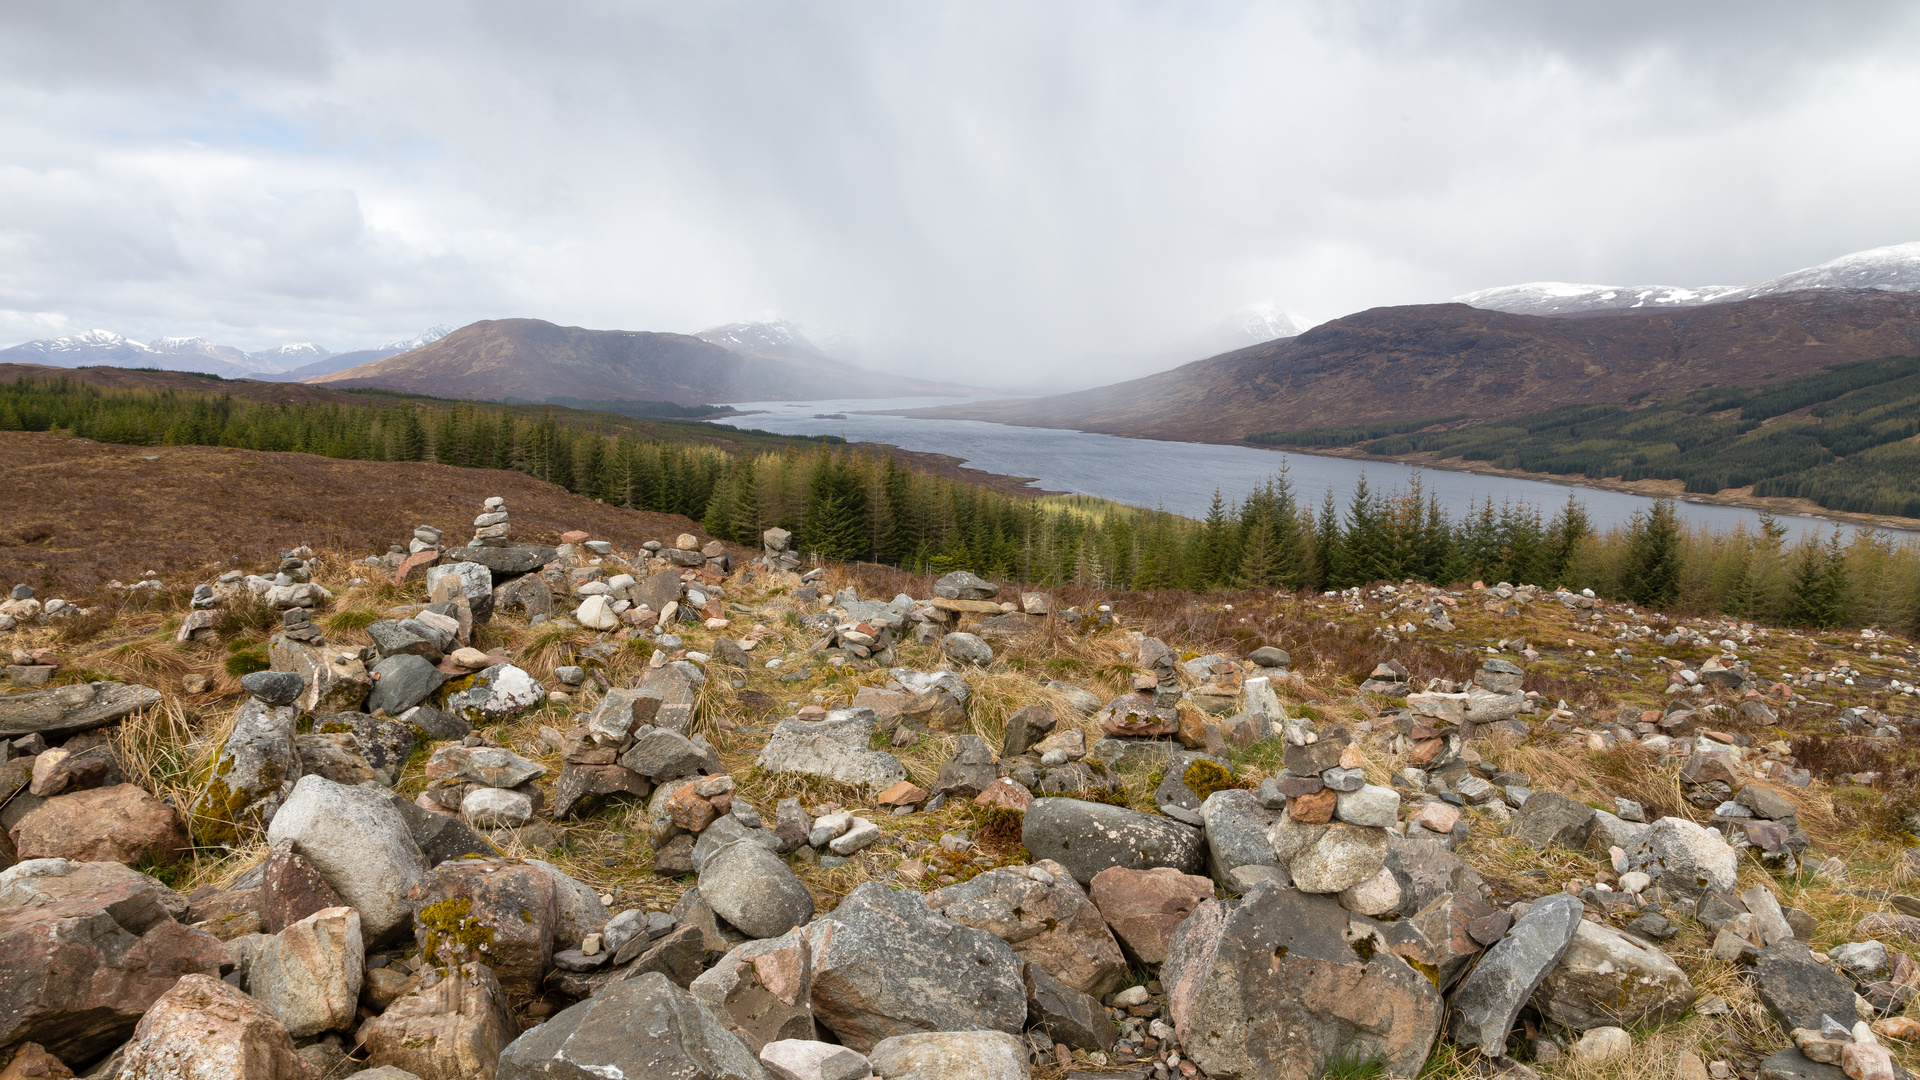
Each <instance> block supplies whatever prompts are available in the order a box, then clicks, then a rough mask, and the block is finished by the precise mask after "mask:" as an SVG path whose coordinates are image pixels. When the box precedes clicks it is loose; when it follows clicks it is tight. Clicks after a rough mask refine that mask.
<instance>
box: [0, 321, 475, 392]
mask: <svg viewBox="0 0 1920 1080" xmlns="http://www.w3.org/2000/svg"><path fill="white" fill-rule="evenodd" d="M447 330H448V327H444V326H436V327H432V328H430V329H428V330H426V331H424V332H422V333H420V334H416V335H414V336H413V337H411V338H405V339H402V340H400V341H390V342H388V343H386V344H385V345H381V346H379V347H377V348H373V349H361V350H357V351H354V352H347V353H335V352H333V351H332V350H329V349H326V348H323V347H321V346H319V345H315V344H313V343H312V342H305V341H303V342H296V343H293V344H288V345H279V346H275V347H274V348H271V349H261V350H259V351H257V352H247V351H245V350H244V349H236V348H234V347H233V346H231V345H218V344H215V343H214V342H211V341H208V340H207V339H206V338H199V337H162V338H155V339H153V340H152V341H149V342H140V341H135V340H133V339H132V338H128V337H123V336H121V335H119V334H116V333H114V332H113V331H111V330H86V331H83V332H81V333H78V334H69V335H67V336H65V337H57V338H42V339H40V340H38V341H29V342H27V343H25V344H23V345H15V346H13V347H12V348H10V349H0V363H12V364H45V365H48V366H51V367H65V368H78V367H120V368H158V369H159V370H161V371H197V372H200V373H201V374H204V375H218V376H220V377H221V378H223V379H265V380H268V381H272V382H299V381H300V380H302V379H306V378H310V377H312V376H314V375H320V374H324V373H326V372H329V371H338V370H340V369H341V368H345V367H354V366H355V365H358V364H364V363H367V362H369V361H372V360H379V359H383V358H385V357H388V356H393V355H395V354H397V353H403V352H407V351H408V350H410V349H417V348H419V347H420V346H422V345H425V344H426V343H428V342H430V341H434V340H436V339H438V338H441V337H444V336H445V335H446V333H447Z"/></svg>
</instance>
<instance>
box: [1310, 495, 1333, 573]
mask: <svg viewBox="0 0 1920 1080" xmlns="http://www.w3.org/2000/svg"><path fill="white" fill-rule="evenodd" d="M1339 562H1340V518H1339V517H1338V516H1337V515H1336V514H1335V512H1334V504H1333V489H1332V488H1328V489H1327V493H1326V496H1325V497H1324V498H1323V499H1321V500H1320V514H1319V516H1318V517H1317V518H1316V519H1315V520H1314V529H1313V579H1312V581H1311V582H1310V584H1311V586H1312V587H1313V588H1315V589H1334V588H1338V587H1339V586H1337V585H1335V584H1334V571H1335V567H1336V566H1337V565H1338V564H1339Z"/></svg>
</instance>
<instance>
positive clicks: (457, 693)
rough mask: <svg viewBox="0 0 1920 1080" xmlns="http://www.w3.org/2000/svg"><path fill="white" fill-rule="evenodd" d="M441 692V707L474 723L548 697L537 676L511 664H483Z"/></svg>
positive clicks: (493, 719)
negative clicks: (442, 696) (477, 669)
mask: <svg viewBox="0 0 1920 1080" xmlns="http://www.w3.org/2000/svg"><path fill="white" fill-rule="evenodd" d="M465 565H469V566H470V565H472V564H471V563H468V564H465ZM441 692H442V693H443V694H444V695H445V701H444V702H443V703H442V704H441V708H443V709H445V710H446V711H447V712H450V713H452V714H453V715H455V716H458V717H460V718H461V719H463V720H465V721H467V722H468V723H469V724H472V725H473V726H475V727H479V726H481V725H483V724H494V723H498V722H500V721H502V720H510V719H512V718H513V717H516V716H518V715H520V714H521V713H523V712H526V711H527V710H528V709H532V708H535V707H537V706H538V705H540V703H542V702H544V701H546V700H547V690H546V688H545V687H543V686H541V685H540V682H539V680H537V679H535V678H534V677H533V676H531V675H529V674H527V673H526V672H524V671H522V670H520V669H519V668H517V667H515V666H513V665H512V664H494V665H493V666H492V667H487V668H482V669H481V670H479V671H476V672H474V673H473V674H472V675H468V676H465V677H463V678H459V679H455V680H453V681H452V682H450V683H448V684H446V685H445V686H443V687H441Z"/></svg>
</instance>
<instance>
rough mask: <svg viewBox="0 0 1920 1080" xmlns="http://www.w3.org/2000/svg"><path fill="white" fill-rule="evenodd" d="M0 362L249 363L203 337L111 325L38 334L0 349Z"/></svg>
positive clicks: (200, 366)
mask: <svg viewBox="0 0 1920 1080" xmlns="http://www.w3.org/2000/svg"><path fill="white" fill-rule="evenodd" d="M0 363H16V364H49V365H52V366H54V367H70V368H77V367H102V366H104V367H124V368H159V369H161V370H162V371H198V372H203V373H205V374H208V375H219V376H222V377H224V378H238V377H240V376H242V375H245V374H246V373H247V372H248V371H249V370H251V369H252V366H253V365H252V364H251V363H250V362H249V361H248V359H247V354H246V353H244V352H242V351H240V350H239V349H236V348H233V347H232V346H229V345H216V344H214V343H213V342H211V341H208V340H206V339H205V338H189V337H163V338H155V339H154V340H153V342H152V343H151V344H148V343H143V342H139V341H134V340H133V339H132V338H128V337H122V336H121V335H119V334H116V333H114V332H113V331H111V330H87V331H84V332H82V333H78V334H69V335H66V336H65V337H57V338H43V339H41V340H39V341H29V342H27V343H26V344H24V345H16V346H14V347H13V348H11V349H4V350H0Z"/></svg>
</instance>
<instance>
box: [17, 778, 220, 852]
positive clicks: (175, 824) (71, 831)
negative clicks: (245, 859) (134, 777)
mask: <svg viewBox="0 0 1920 1080" xmlns="http://www.w3.org/2000/svg"><path fill="white" fill-rule="evenodd" d="M11 835H12V840H13V845H14V848H15V849H16V851H17V857H18V858H20V859H22V860H25V859H55V858H58V859H70V860H72V861H74V862H117V863H139V862H153V863H160V864H168V863H174V862H177V861H179V860H180V858H181V857H182V856H183V855H184V854H185V853H186V852H187V851H188V849H189V848H190V846H191V845H190V842H189V841H188V839H187V830H186V828H185V826H183V825H182V824H181V822H180V815H178V814H176V813H174V811H173V807H171V806H168V805H167V804H166V803H163V802H161V801H160V800H159V799H156V798H154V797H153V796H152V795H149V794H147V792H146V791H145V790H144V789H142V788H140V787H139V786H137V785H134V784H115V785H114V786H112V787H103V788H94V789H92V790H88V791H73V792H68V793H67V794H64V795H59V796H56V797H54V798H51V799H48V800H46V801H45V802H43V803H41V804H40V805H39V806H37V807H35V808H34V809H32V810H30V811H28V812H27V814H26V815H25V816H24V817H22V818H21V819H20V820H19V821H18V822H16V823H15V824H14V826H13V828H12V830H11Z"/></svg>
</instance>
